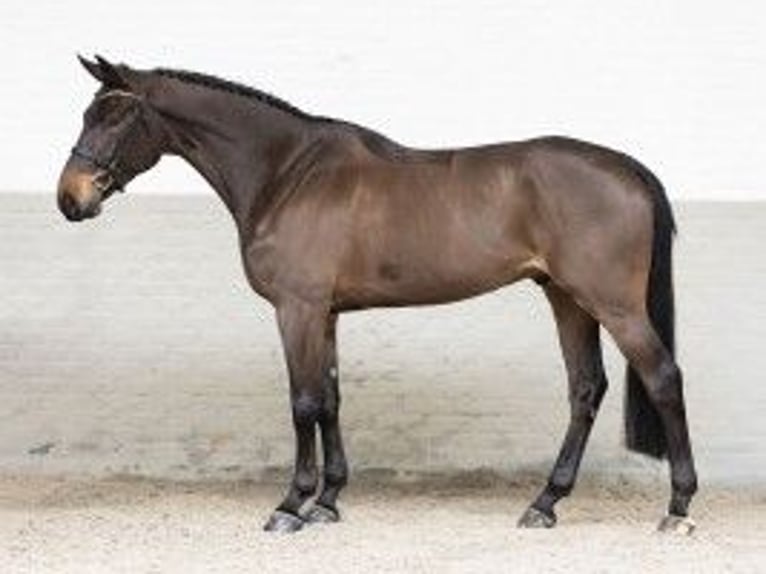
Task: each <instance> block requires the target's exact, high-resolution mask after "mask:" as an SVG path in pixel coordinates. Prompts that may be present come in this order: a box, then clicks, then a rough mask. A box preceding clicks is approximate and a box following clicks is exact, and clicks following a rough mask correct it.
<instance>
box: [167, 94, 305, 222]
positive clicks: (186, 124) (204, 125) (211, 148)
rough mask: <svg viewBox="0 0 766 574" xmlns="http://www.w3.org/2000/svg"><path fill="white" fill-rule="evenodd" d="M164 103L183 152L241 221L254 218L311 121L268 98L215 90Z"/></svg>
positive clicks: (173, 147) (174, 141)
mask: <svg viewBox="0 0 766 574" xmlns="http://www.w3.org/2000/svg"><path fill="white" fill-rule="evenodd" d="M177 99H178V102H177V103H175V105H172V104H170V105H169V104H168V103H167V102H166V103H165V104H164V105H163V107H164V108H165V109H164V110H163V111H165V115H166V116H167V117H168V118H169V120H168V123H169V129H170V132H171V138H170V140H171V143H170V148H169V149H168V150H167V151H168V153H171V154H174V155H179V156H181V157H182V158H184V159H185V160H186V161H188V162H189V163H190V164H191V165H192V167H194V169H195V170H196V171H197V172H199V173H200V174H201V175H202V177H204V178H205V180H206V181H207V182H208V183H209V184H210V185H211V186H212V187H213V189H215V191H216V192H217V193H218V195H219V196H220V197H221V199H222V200H223V202H224V203H225V204H226V206H227V207H228V208H229V211H230V212H231V213H232V215H233V216H234V219H235V221H236V222H237V224H238V226H240V227H242V225H243V224H244V223H245V222H247V221H250V220H252V218H253V211H254V210H256V209H257V206H258V204H259V202H260V200H261V199H262V197H261V196H262V194H263V193H264V190H265V189H266V188H267V186H268V183H269V181H271V179H272V178H273V177H274V176H275V174H276V173H277V172H278V171H279V169H280V167H282V166H283V165H284V164H286V163H288V162H289V161H290V159H291V158H292V157H294V155H295V154H296V153H297V152H296V149H297V148H299V147H300V146H301V145H303V144H304V143H305V141H306V140H307V132H308V131H309V126H308V125H307V121H306V120H304V119H302V118H300V117H297V116H293V115H291V114H290V113H289V112H286V111H283V110H279V109H275V108H273V107H271V106H270V105H269V104H267V103H264V102H259V101H257V100H254V99H251V98H245V97H242V96H237V95H231V94H225V93H220V94H218V93H216V94H215V97H212V98H211V97H208V98H199V97H198V96H197V97H196V99H195V98H193V97H190V98H182V97H180V98H177Z"/></svg>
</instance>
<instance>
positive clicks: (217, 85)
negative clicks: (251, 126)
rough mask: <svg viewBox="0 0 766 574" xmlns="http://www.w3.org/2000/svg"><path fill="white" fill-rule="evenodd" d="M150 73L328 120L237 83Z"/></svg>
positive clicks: (205, 76) (200, 76)
mask: <svg viewBox="0 0 766 574" xmlns="http://www.w3.org/2000/svg"><path fill="white" fill-rule="evenodd" d="M152 71H153V73H155V74H157V75H159V76H163V77H166V78H173V79H175V80H180V81H182V82H186V83H188V84H195V85H197V86H204V87H206V88H211V89H213V90H220V91H223V92H228V93H230V94H236V95H238V96H243V97H246V98H252V99H255V100H258V101H259V102H262V103H264V104H267V105H269V106H273V107H275V108H278V109H280V110H282V111H285V112H287V113H289V114H292V115H294V116H297V117H299V118H303V119H315V120H316V119H322V120H327V119H328V118H320V117H317V116H314V115H311V114H309V113H306V112H304V111H303V110H301V109H299V108H297V107H295V106H294V105H292V104H291V103H289V102H286V101H285V100H283V99H281V98H278V97H276V96H274V95H272V94H269V93H267V92H264V91H261V90H257V89H255V88H251V87H250V86H246V85H244V84H240V83H237V82H232V81H229V80H223V79H221V78H218V77H216V76H211V75H208V74H201V73H199V72H189V71H187V70H172V69H167V68H157V69H155V70H152Z"/></svg>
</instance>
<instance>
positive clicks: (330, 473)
mask: <svg viewBox="0 0 766 574" xmlns="http://www.w3.org/2000/svg"><path fill="white" fill-rule="evenodd" d="M337 317H338V316H337V315H336V314H334V313H333V314H331V315H330V316H329V317H328V320H327V323H326V325H327V328H326V331H325V340H326V342H327V345H328V348H327V353H328V355H327V362H326V364H325V366H324V367H323V369H322V383H323V387H322V393H323V395H322V412H321V415H320V417H319V430H320V431H321V434H322V452H323V454H324V469H323V470H324V472H323V480H322V491H321V492H320V494H319V496H318V497H317V499H316V502H315V503H314V505H313V506H312V507H311V508H310V509H308V511H307V512H306V513H305V514H304V515H303V517H304V519H305V520H306V521H307V522H337V521H338V520H340V513H339V512H338V508H337V506H336V501H337V499H338V494H340V491H341V490H342V489H343V487H344V486H346V482H347V480H348V464H347V463H346V455H345V452H344V449H343V439H342V438H341V433H340V420H339V416H338V415H339V411H340V390H339V388H338V387H339V385H338V378H339V374H338V354H337V346H336V341H335V328H336V324H337Z"/></svg>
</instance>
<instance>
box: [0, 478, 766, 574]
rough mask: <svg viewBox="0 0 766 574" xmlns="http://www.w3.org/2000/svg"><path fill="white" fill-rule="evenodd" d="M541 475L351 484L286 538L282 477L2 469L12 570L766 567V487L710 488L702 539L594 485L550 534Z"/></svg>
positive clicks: (639, 490) (701, 500)
mask: <svg viewBox="0 0 766 574" xmlns="http://www.w3.org/2000/svg"><path fill="white" fill-rule="evenodd" d="M536 480H537V479H535V480H523V481H518V482H508V481H500V480H487V479H486V478H485V477H481V476H476V477H472V476H468V477H466V478H464V479H462V480H449V481H433V480H431V481H425V482H417V483H409V484H402V483H392V482H387V481H380V480H365V479H361V480H359V481H357V482H356V483H355V484H352V486H351V487H349V489H348V490H347V492H346V494H345V496H344V498H343V505H342V511H343V513H344V521H343V522H341V523H339V524H334V525H316V526H311V527H309V528H306V529H304V530H303V531H301V532H299V533H297V534H292V535H284V534H283V535H278V534H277V535H275V534H269V533H265V532H263V531H262V530H261V524H262V522H263V521H264V520H265V518H266V517H267V515H268V514H269V512H270V510H271V508H272V507H273V505H274V504H275V502H276V501H277V500H278V497H279V493H280V491H281V487H280V486H279V485H277V484H276V483H274V484H263V483H252V482H242V481H232V482H226V481H217V482H207V483H206V482H194V483H182V482H167V481H151V480H145V479H136V478H127V477H126V478H112V479H76V480H75V479H72V478H69V479H63V478H41V477H18V476H17V477H4V478H0V564H1V565H2V572H3V573H14V574H15V573H26V572H30V573H31V572H34V573H36V574H38V573H39V574H43V573H47V572H56V573H62V572H71V573H77V574H86V573H92V572H93V573H96V572H98V573H100V572H110V573H111V572H118V573H121V572H125V573H131V574H135V573H142V572H146V573H151V572H179V573H180V572H183V573H195V572H206V573H212V572H227V573H236V572H262V573H270V572H280V573H285V572H303V573H310V572H333V573H345V572H349V573H350V572H354V573H359V572H363V573H366V572H407V573H414V572H440V573H450V572H610V573H612V572H637V571H641V572H763V571H764V569H765V568H766V535H764V527H766V494H765V493H763V492H756V491H754V490H752V489H751V490H744V491H743V490H740V491H734V490H727V489H708V490H703V491H702V492H701V493H700V495H699V497H698V499H697V500H696V501H695V504H694V508H693V514H694V518H695V520H696V522H697V524H698V528H697V530H696V532H695V533H694V534H693V535H692V536H688V537H682V536H678V535H665V534H659V533H657V532H655V526H656V522H657V519H658V518H659V516H660V513H661V510H662V507H663V506H664V501H665V492H664V489H663V488H659V487H658V488H653V487H647V486H636V485H631V484H621V485H620V484H611V485H598V484H592V485H589V484H585V485H581V487H580V488H578V490H577V492H576V494H575V495H574V496H573V497H572V498H570V499H569V500H567V501H565V502H564V503H563V504H561V505H560V507H559V520H560V523H559V525H558V526H557V527H556V528H555V529H552V530H534V531H531V530H520V529H517V528H516V527H515V520H516V518H517V517H518V516H519V514H520V513H521V512H522V511H523V509H524V507H525V505H526V503H527V501H528V500H529V499H530V497H531V496H532V494H533V492H534V488H535V485H534V484H533V483H535V481H536Z"/></svg>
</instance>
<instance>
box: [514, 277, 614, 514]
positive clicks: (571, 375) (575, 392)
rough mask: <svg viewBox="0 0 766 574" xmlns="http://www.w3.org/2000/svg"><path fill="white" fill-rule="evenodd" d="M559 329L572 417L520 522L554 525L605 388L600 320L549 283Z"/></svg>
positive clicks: (575, 473)
mask: <svg viewBox="0 0 766 574" xmlns="http://www.w3.org/2000/svg"><path fill="white" fill-rule="evenodd" d="M545 293H546V295H547V296H548V300H549V301H550V304H551V307H552V308H553V313H554V317H555V319H556V325H557V328H558V333H559V342H560V344H561V350H562V353H563V355H564V362H565V364H566V369H567V375H568V379H569V404H570V409H571V411H570V420H569V428H568V429H567V433H566V436H565V438H564V442H563V444H562V445H561V450H560V452H559V456H558V458H557V459H556V464H555V465H554V467H553V471H552V472H551V474H550V477H549V478H548V483H547V484H546V486H545V488H544V490H543V491H542V492H541V493H540V495H539V496H538V497H537V499H536V500H535V501H534V502H533V503H532V505H531V506H530V507H529V508H528V509H527V511H526V512H525V513H524V515H523V516H522V517H521V518H520V519H519V526H521V527H527V528H529V527H552V526H554V525H555V523H556V514H555V512H554V509H553V507H554V505H555V504H556V503H557V502H558V501H559V500H560V499H561V498H563V497H564V496H567V495H568V494H569V493H570V492H571V491H572V488H573V487H574V484H575V480H576V478H577V470H578V468H579V466H580V460H581V459H582V455H583V452H584V451H585V445H586V443H587V441H588V436H589V435H590V430H591V427H592V426H593V421H594V420H595V418H596V413H597V412H598V408H599V406H600V404H601V399H602V398H603V397H604V393H605V392H606V389H607V380H606V375H605V374H604V368H603V364H602V359H601V342H600V339H599V325H598V323H597V322H596V320H595V319H594V318H593V317H591V316H590V315H589V314H588V313H586V312H585V311H584V310H583V309H582V308H580V307H579V306H578V305H577V303H576V302H575V301H574V299H572V297H570V296H569V295H568V294H567V293H566V292H564V291H563V290H561V289H560V288H559V287H557V286H556V285H554V284H552V283H549V284H548V285H547V286H546V287H545Z"/></svg>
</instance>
